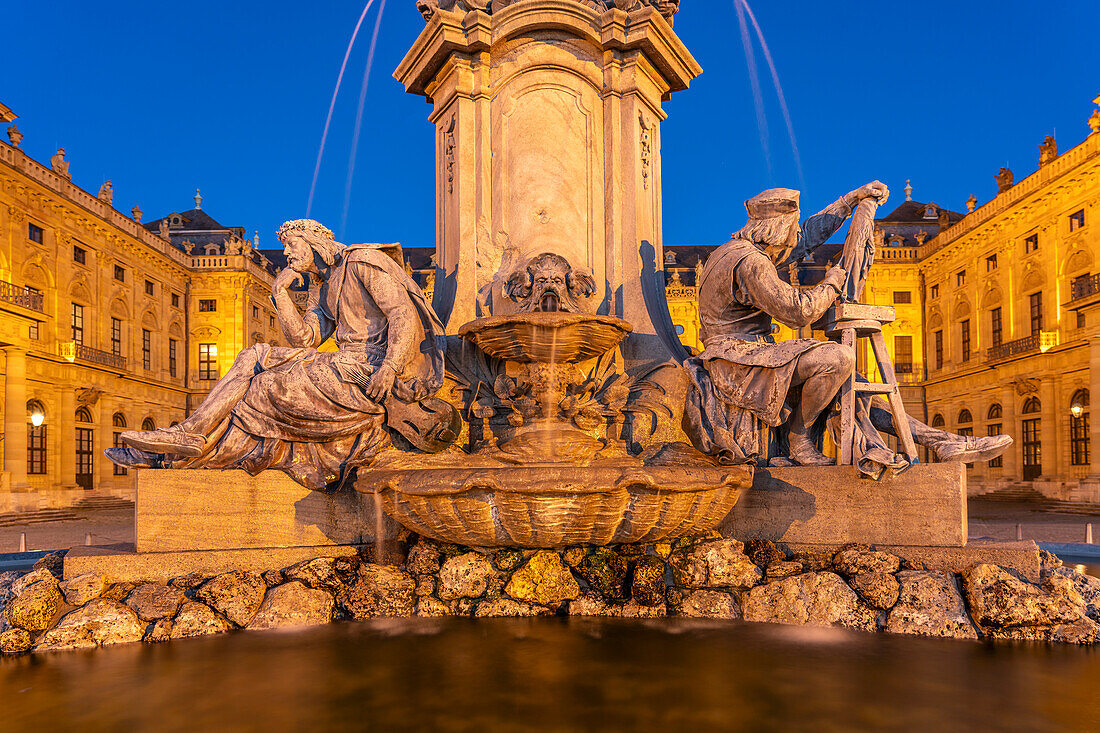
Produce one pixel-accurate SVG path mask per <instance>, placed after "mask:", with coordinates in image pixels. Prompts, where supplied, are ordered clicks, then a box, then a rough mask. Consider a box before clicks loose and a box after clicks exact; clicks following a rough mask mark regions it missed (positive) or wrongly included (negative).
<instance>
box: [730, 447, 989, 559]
mask: <svg viewBox="0 0 1100 733" xmlns="http://www.w3.org/2000/svg"><path fill="white" fill-rule="evenodd" d="M965 471H966V469H965V468H964V467H963V464H961V463H937V464H927V465H924V464H922V465H917V466H913V467H912V468H910V469H909V470H908V471H906V472H905V473H903V474H902V475H900V476H896V477H892V478H886V479H883V480H882V481H872V480H870V479H866V478H861V477H860V475H859V474H858V473H857V472H856V470H855V468H853V467H852V466H824V467H807V468H801V467H799V468H768V469H759V470H758V471H757V472H756V478H755V480H754V482H753V488H752V490H751V491H747V492H745V494H744V496H742V498H741V500H740V501H739V502H738V503H737V505H736V506H735V507H734V508H733V511H731V512H730V514H729V516H727V517H726V519H725V520H724V521H723V522H722V524H721V525H720V526H719V531H721V533H722V534H723V535H724V536H726V537H735V538H737V539H750V538H756V537H759V538H762V539H768V540H773V541H775V542H785V543H790V544H808V545H815V544H820V545H840V544H844V543H847V542H859V543H864V544H869V545H890V546H896V545H913V546H924V547H962V546H964V545H965V544H966V536H967V525H966V475H965Z"/></svg>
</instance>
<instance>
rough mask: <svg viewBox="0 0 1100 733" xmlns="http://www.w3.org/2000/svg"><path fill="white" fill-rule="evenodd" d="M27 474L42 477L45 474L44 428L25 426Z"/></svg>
mask: <svg viewBox="0 0 1100 733" xmlns="http://www.w3.org/2000/svg"><path fill="white" fill-rule="evenodd" d="M27 473H29V474H31V475H32V476H42V475H44V474H45V473H46V426H45V425H39V426H38V427H37V428H36V427H35V426H33V425H28V426H27Z"/></svg>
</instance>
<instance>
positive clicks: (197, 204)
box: [195, 188, 202, 209]
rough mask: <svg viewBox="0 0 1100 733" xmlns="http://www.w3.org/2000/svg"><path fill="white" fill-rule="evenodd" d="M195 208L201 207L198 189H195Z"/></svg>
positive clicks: (200, 194) (200, 196)
mask: <svg viewBox="0 0 1100 733" xmlns="http://www.w3.org/2000/svg"><path fill="white" fill-rule="evenodd" d="M195 208H196V209H201V208H202V192H201V191H200V190H199V189H197V188H196V189H195Z"/></svg>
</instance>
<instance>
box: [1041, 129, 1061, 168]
mask: <svg viewBox="0 0 1100 733" xmlns="http://www.w3.org/2000/svg"><path fill="white" fill-rule="evenodd" d="M1057 157H1058V143H1057V142H1055V141H1054V136H1053V135H1047V136H1046V137H1045V138H1044V139H1043V142H1041V143H1039V165H1046V164H1047V163H1049V162H1051V161H1052V160H1054V159H1055V158H1057Z"/></svg>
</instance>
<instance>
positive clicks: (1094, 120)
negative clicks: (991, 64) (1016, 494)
mask: <svg viewBox="0 0 1100 733" xmlns="http://www.w3.org/2000/svg"><path fill="white" fill-rule="evenodd" d="M1089 129H1091V130H1092V133H1091V134H1093V135H1095V134H1096V133H1098V132H1100V109H1094V110H1093V111H1092V117H1089ZM13 144H14V143H13Z"/></svg>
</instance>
